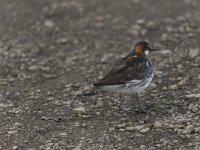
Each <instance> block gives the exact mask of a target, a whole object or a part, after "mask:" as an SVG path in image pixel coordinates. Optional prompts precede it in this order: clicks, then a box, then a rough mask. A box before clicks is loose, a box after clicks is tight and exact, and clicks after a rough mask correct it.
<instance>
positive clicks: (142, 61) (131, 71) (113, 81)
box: [94, 41, 159, 112]
mask: <svg viewBox="0 0 200 150" xmlns="http://www.w3.org/2000/svg"><path fill="white" fill-rule="evenodd" d="M158 50H159V49H151V48H150V47H149V43H148V42H146V41H139V42H137V43H136V44H135V45H134V46H133V47H132V48H131V51H130V53H129V54H128V55H126V56H124V57H122V58H121V59H119V60H117V61H116V62H115V63H114V65H113V67H112V69H111V71H110V72H108V73H107V74H106V76H105V77H104V78H102V79H101V80H100V81H98V82H96V83H94V86H96V87H100V88H103V89H106V90H108V91H112V92H116V93H119V94H127V95H131V96H133V97H135V98H136V100H137V103H138V105H139V108H140V111H142V112H144V111H145V110H144V109H143V108H142V106H141V103H140V101H139V94H140V93H141V92H142V91H144V89H146V88H147V87H148V85H149V84H150V82H151V80H152V78H153V65H152V63H151V61H150V60H149V59H148V57H147V55H148V53H149V52H153V51H158Z"/></svg>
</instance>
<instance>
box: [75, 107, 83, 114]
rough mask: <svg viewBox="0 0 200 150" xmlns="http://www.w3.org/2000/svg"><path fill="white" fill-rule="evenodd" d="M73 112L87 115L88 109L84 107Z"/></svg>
mask: <svg viewBox="0 0 200 150" xmlns="http://www.w3.org/2000/svg"><path fill="white" fill-rule="evenodd" d="M73 112H75V113H77V114H85V113H86V109H85V108H84V107H77V108H74V109H73Z"/></svg>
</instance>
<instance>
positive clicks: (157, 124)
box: [153, 121, 162, 128]
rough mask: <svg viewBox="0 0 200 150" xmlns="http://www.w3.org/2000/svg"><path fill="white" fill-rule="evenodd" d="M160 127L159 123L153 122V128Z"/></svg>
mask: <svg viewBox="0 0 200 150" xmlns="http://www.w3.org/2000/svg"><path fill="white" fill-rule="evenodd" d="M161 125H162V124H161V123H160V122H159V121H155V122H154V124H153V126H154V128H160V127H161Z"/></svg>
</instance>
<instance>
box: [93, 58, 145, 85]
mask: <svg viewBox="0 0 200 150" xmlns="http://www.w3.org/2000/svg"><path fill="white" fill-rule="evenodd" d="M147 67H148V66H147V65H146V62H145V61H144V58H143V57H138V56H134V55H132V56H128V57H127V56H126V57H124V58H121V59H120V60H119V61H116V62H115V64H114V66H113V68H112V69H111V71H110V72H109V73H108V74H107V75H106V76H105V77H104V78H103V79H101V80H100V81H99V82H97V83H95V84H94V85H96V86H98V85H115V84H124V83H127V82H129V81H140V80H143V79H144V78H145V77H146V75H147V74H148V69H147Z"/></svg>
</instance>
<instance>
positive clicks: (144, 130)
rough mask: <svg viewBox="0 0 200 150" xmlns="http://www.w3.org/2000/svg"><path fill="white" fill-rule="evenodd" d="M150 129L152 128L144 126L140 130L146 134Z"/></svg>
mask: <svg viewBox="0 0 200 150" xmlns="http://www.w3.org/2000/svg"><path fill="white" fill-rule="evenodd" d="M149 131H150V128H144V129H142V130H140V133H142V134H145V133H148V132H149Z"/></svg>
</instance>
